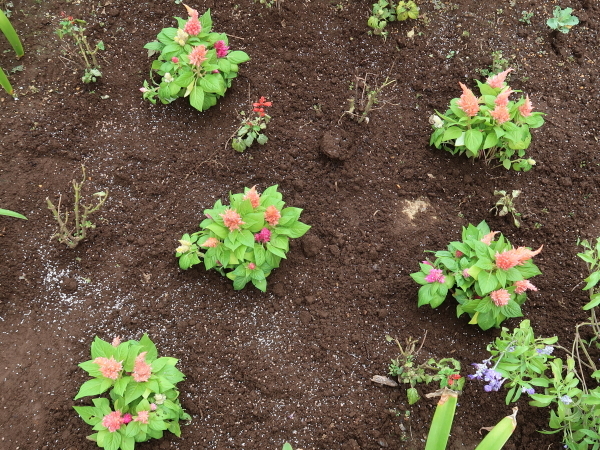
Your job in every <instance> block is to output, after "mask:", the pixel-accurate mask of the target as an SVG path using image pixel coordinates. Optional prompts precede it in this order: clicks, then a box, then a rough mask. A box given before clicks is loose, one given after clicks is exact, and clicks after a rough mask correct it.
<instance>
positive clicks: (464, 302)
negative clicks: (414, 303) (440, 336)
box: [410, 221, 543, 330]
mask: <svg viewBox="0 0 600 450" xmlns="http://www.w3.org/2000/svg"><path fill="white" fill-rule="evenodd" d="M498 233H499V231H493V232H491V231H490V228H489V226H488V225H487V223H485V221H484V222H481V223H480V224H479V225H477V226H474V225H471V224H469V226H468V227H466V228H465V227H463V230H462V242H451V243H450V244H449V245H448V250H445V251H437V252H432V253H433V254H434V256H435V260H433V262H430V261H429V260H426V261H423V262H422V263H421V264H420V267H421V270H420V271H419V272H416V273H412V274H411V275H410V276H411V277H412V279H413V280H415V282H417V283H418V284H420V285H421V287H420V288H419V295H418V305H419V306H423V305H430V306H431V307H432V308H437V307H438V306H440V305H441V304H442V303H443V302H444V300H445V299H446V297H447V295H448V293H449V292H451V293H452V296H453V297H454V298H455V299H456V301H457V302H458V305H457V307H456V314H457V317H460V316H461V315H462V314H464V313H467V314H468V315H469V316H470V317H471V321H470V322H469V323H470V324H473V325H475V324H476V325H478V326H479V327H480V328H482V329H484V330H487V329H488V328H491V327H499V326H500V324H501V323H502V322H503V321H504V319H506V318H509V317H520V316H522V315H523V314H522V312H521V305H522V304H523V303H525V301H526V300H527V294H526V291H528V290H529V291H537V288H536V287H535V286H534V285H533V284H531V282H530V281H529V280H530V279H531V278H532V277H534V276H536V275H539V274H540V273H541V272H540V270H539V269H538V268H537V266H536V265H535V264H534V263H533V261H532V258H533V257H534V256H535V255H537V254H538V253H540V252H541V251H542V247H543V246H542V247H540V248H539V249H537V250H535V251H533V250H530V249H528V248H526V247H518V248H513V247H512V245H510V243H509V242H508V240H507V239H506V238H505V237H504V236H503V235H502V234H500V236H499V237H498V239H496V240H494V238H495V235H496V234H498Z"/></svg>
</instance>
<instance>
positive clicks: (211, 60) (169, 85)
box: [140, 6, 250, 111]
mask: <svg viewBox="0 0 600 450" xmlns="http://www.w3.org/2000/svg"><path fill="white" fill-rule="evenodd" d="M186 8H187V12H188V14H189V18H188V20H187V21H186V20H184V19H182V18H181V17H176V18H175V19H176V20H177V23H178V28H164V29H163V30H162V31H161V32H160V33H159V34H158V36H157V37H156V39H157V40H156V41H153V42H150V43H148V44H146V45H145V46H144V48H145V49H147V50H148V56H152V55H154V54H158V55H159V56H158V59H157V60H156V61H154V62H153V63H152V69H151V73H150V77H151V79H152V82H151V83H149V82H148V81H144V87H142V88H140V91H141V92H142V96H143V98H144V100H148V101H150V102H152V103H154V104H155V103H156V100H157V99H158V100H160V101H161V103H163V104H168V103H171V102H172V101H174V100H177V99H178V98H179V97H189V100H190V104H191V105H192V106H193V107H194V108H196V109H197V110H199V111H205V110H207V109H208V108H210V107H211V106H214V105H216V104H217V100H218V99H219V98H220V97H223V96H224V95H225V91H227V88H229V87H231V82H232V80H233V79H234V78H235V77H237V75H238V70H239V64H242V63H244V62H246V61H248V60H249V59H250V58H249V56H248V55H247V54H246V53H244V52H242V51H239V50H236V51H231V50H230V49H229V39H228V37H227V35H226V34H224V33H213V32H212V31H211V29H212V18H211V17H210V9H209V10H208V11H206V12H205V13H204V14H203V15H202V17H198V11H196V10H195V9H192V8H190V7H189V6H186ZM152 71H154V72H156V73H157V74H158V75H159V76H160V81H159V82H158V83H157V82H155V81H154V79H153V78H152Z"/></svg>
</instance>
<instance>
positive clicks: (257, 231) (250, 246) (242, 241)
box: [175, 185, 310, 292]
mask: <svg viewBox="0 0 600 450" xmlns="http://www.w3.org/2000/svg"><path fill="white" fill-rule="evenodd" d="M229 201H230V204H229V206H226V205H223V204H222V203H221V201H220V200H218V201H217V202H216V203H215V205H214V206H213V207H212V208H211V209H206V210H204V214H205V215H206V219H204V220H203V221H202V222H201V223H200V228H201V230H200V231H197V232H196V233H193V234H191V235H190V234H185V235H183V237H182V238H181V240H180V241H179V243H180V246H179V247H177V249H176V250H175V256H176V257H177V258H179V267H180V268H181V269H183V270H186V269H189V268H190V267H192V266H194V265H196V264H199V263H200V261H201V259H202V260H203V261H204V267H205V268H206V270H210V269H215V270H217V271H219V272H220V273H221V274H222V275H225V276H226V277H227V278H229V279H230V280H233V288H234V289H235V290H239V289H243V288H244V287H245V286H246V284H248V283H249V282H252V284H253V285H254V286H255V287H256V288H257V289H259V290H261V291H263V292H265V291H266V289H267V280H266V278H267V277H268V276H269V274H270V273H271V271H272V270H273V269H275V268H277V267H279V264H280V262H281V260H282V259H285V258H286V253H287V252H288V251H289V240H290V238H292V239H294V238H299V237H301V236H303V235H304V234H305V233H306V232H307V231H308V230H309V229H310V226H309V225H306V224H304V223H302V222H300V221H299V220H298V219H299V218H300V213H301V212H302V210H301V209H300V208H291V207H288V208H286V207H284V206H285V202H284V201H283V200H282V195H281V193H280V192H278V191H277V185H275V186H271V187H269V188H267V189H265V191H264V192H263V193H262V194H259V193H258V191H257V190H256V186H254V187H252V188H245V190H244V193H243V194H242V193H239V194H229Z"/></svg>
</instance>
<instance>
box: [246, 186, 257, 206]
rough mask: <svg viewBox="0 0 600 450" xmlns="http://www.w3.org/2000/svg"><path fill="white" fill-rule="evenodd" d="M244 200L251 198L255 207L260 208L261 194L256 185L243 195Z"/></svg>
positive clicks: (251, 202)
mask: <svg viewBox="0 0 600 450" xmlns="http://www.w3.org/2000/svg"><path fill="white" fill-rule="evenodd" d="M243 199H244V200H250V204H251V205H252V207H253V208H258V206H259V205H260V195H259V194H258V192H256V186H252V187H251V188H250V189H248V191H247V192H246V194H245V195H244V197H243Z"/></svg>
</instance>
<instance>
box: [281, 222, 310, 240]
mask: <svg viewBox="0 0 600 450" xmlns="http://www.w3.org/2000/svg"><path fill="white" fill-rule="evenodd" d="M308 230H310V225H306V224H305V223H302V222H295V223H294V225H292V226H291V227H289V228H288V227H277V232H278V233H279V234H283V235H285V236H289V237H291V238H293V239H295V238H299V237H302V236H304V235H305V234H306V232H307V231H308Z"/></svg>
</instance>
